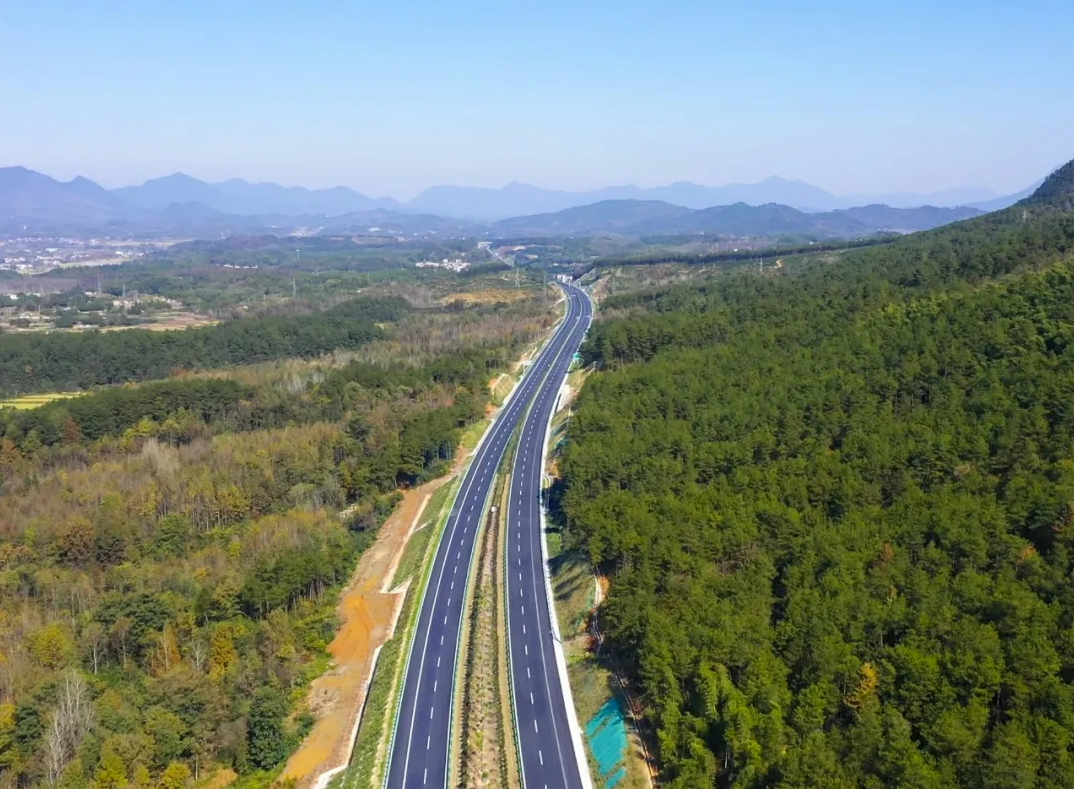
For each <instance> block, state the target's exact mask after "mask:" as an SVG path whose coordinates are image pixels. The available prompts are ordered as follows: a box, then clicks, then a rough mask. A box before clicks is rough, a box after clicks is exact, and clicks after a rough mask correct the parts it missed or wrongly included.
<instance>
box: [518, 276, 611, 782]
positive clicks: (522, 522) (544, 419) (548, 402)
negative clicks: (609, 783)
mask: <svg viewBox="0 0 1074 789" xmlns="http://www.w3.org/2000/svg"><path fill="white" fill-rule="evenodd" d="M566 290H567V293H568V295H569V296H570V298H571V299H572V300H575V299H577V300H578V301H580V302H581V303H580V306H579V310H578V316H577V318H576V319H575V321H574V326H573V330H572V331H571V335H570V338H569V339H568V340H567V342H566V344H565V347H564V349H563V352H562V353H561V354H560V355H559V356H558V357H557V358H556V359H555V360H554V361H553V362H552V366H551V370H550V372H549V374H548V377H547V378H546V379H545V380H544V382H543V383H542V385H541V387H540V389H539V391H538V392H537V396H536V398H535V399H534V403H533V407H532V408H531V409H530V412H529V414H528V415H527V416H526V421H525V424H523V426H522V432H521V436H520V438H519V443H518V454H517V455H516V456H515V462H514V467H513V470H512V472H511V494H510V498H509V503H508V510H507V513H508V517H507V601H508V605H507V611H508V638H509V649H510V659H511V692H512V694H513V698H514V706H515V725H516V729H517V732H518V739H519V743H520V747H519V750H520V753H521V758H522V781H523V787H524V789H582V788H583V787H587V786H589V781H588V780H586V781H583V778H582V774H581V771H582V770H583V769H586V768H585V767H584V765H585V756H584V754H580V753H578V750H577V749H578V748H579V747H581V743H580V742H576V740H575V739H574V738H572V736H571V731H570V727H569V724H568V720H569V717H568V716H573V715H574V710H570V711H569V712H568V708H567V706H568V701H567V700H566V699H564V697H563V687H562V685H561V684H560V678H559V673H558V668H557V665H556V650H555V641H554V639H555V635H554V632H558V628H556V629H555V630H553V625H552V617H553V616H554V613H553V612H552V611H550V610H549V601H548V594H547V593H546V585H545V561H544V554H543V552H542V542H541V541H542V539H543V537H542V534H541V477H542V475H543V473H544V449H545V446H544V445H545V433H546V430H547V427H548V420H549V419H550V418H551V416H552V409H553V408H554V407H555V403H556V399H557V398H558V397H559V390H560V386H561V385H562V384H563V378H564V376H565V375H566V374H567V370H568V369H569V367H570V364H571V358H572V357H573V355H574V353H575V352H576V351H577V350H578V346H579V345H581V342H582V338H583V336H584V335H585V332H586V331H587V330H588V328H589V324H590V321H591V320H592V317H593V312H592V306H591V304H590V302H589V299H588V298H587V297H586V296H585V294H583V293H582V292H581V291H580V290H578V289H577V288H573V287H569V286H568V287H567V288H566Z"/></svg>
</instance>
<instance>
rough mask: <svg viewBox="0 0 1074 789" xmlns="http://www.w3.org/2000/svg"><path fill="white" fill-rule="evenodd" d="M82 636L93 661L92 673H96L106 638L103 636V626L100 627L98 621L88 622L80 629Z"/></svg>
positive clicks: (102, 655)
mask: <svg viewBox="0 0 1074 789" xmlns="http://www.w3.org/2000/svg"><path fill="white" fill-rule="evenodd" d="M82 638H83V640H84V641H85V644H86V650H87V651H88V652H89V656H90V660H92V661H93V673H94V674H96V673H97V671H98V669H99V668H100V665H101V658H103V657H104V650H105V645H106V643H107V638H106V637H105V633H104V628H103V627H101V623H100V622H90V623H89V624H87V625H86V626H85V627H84V628H83V629H82Z"/></svg>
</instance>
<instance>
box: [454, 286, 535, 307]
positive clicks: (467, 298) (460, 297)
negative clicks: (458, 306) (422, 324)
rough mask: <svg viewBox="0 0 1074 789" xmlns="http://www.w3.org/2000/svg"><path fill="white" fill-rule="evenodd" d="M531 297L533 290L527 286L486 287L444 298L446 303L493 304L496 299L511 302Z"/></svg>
mask: <svg viewBox="0 0 1074 789" xmlns="http://www.w3.org/2000/svg"><path fill="white" fill-rule="evenodd" d="M532 297H533V291H532V290H529V289H527V288H488V289H486V290H475V291H470V292H464V293H455V294H453V295H451V296H448V297H447V298H446V299H444V302H445V303H446V304H451V303H452V302H457V301H461V302H463V303H464V304H467V305H469V304H495V303H496V302H498V301H505V302H512V301H520V300H522V299H528V298H532Z"/></svg>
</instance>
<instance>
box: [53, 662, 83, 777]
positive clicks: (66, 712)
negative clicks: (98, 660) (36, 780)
mask: <svg viewBox="0 0 1074 789" xmlns="http://www.w3.org/2000/svg"><path fill="white" fill-rule="evenodd" d="M93 719H94V715H93V701H92V699H90V694H89V687H87V685H86V681H85V680H84V679H82V676H81V675H80V674H79V673H78V672H77V671H74V670H72V671H68V672H67V673H66V674H64V676H63V682H62V684H61V685H60V688H59V699H58V702H57V705H56V708H55V709H54V710H53V711H52V719H51V722H50V723H49V729H48V736H47V737H46V739H45V772H46V777H47V779H48V782H49V785H50V786H55V785H56V783H57V782H58V781H59V780H60V776H61V775H62V774H63V771H64V770H65V769H66V767H67V765H68V764H70V762H71V759H73V758H74V756H75V754H76V753H77V752H78V746H79V745H81V744H82V740H83V738H85V736H86V735H87V734H88V733H89V730H90V728H91V727H92V726H93Z"/></svg>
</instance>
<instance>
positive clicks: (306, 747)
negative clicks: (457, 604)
mask: <svg viewBox="0 0 1074 789" xmlns="http://www.w3.org/2000/svg"><path fill="white" fill-rule="evenodd" d="M453 477H454V474H448V475H447V476H444V477H441V478H440V479H436V480H433V481H432V482H427V483H426V484H424V485H421V486H420V487H417V488H413V489H412V490H409V491H407V492H406V493H405V494H404V495H403V500H402V502H401V503H400V504H399V507H398V508H397V509H396V510H395V512H393V513H392V514H391V516H390V517H389V518H388V520H387V521H385V523H384V525H383V526H381V528H380V532H379V533H378V534H377V539H376V542H374V543H373V545H372V546H371V547H370V548H369V549H368V550H367V551H366V552H365V553H363V554H362V556H361V558H360V559H359V560H358V566H357V568H356V569H355V571H354V575H353V576H352V578H351V583H350V585H349V586H348V587H347V588H346V590H344V592H343V594H342V595H341V597H340V601H339V605H338V607H337V609H336V610H337V613H338V616H339V620H340V628H339V631H338V632H337V633H336V637H335V639H334V640H333V641H332V643H331V644H330V645H329V647H328V651H329V652H330V653H331V655H332V668H331V669H330V670H329V671H328V672H327V673H325V674H323V675H322V676H320V677H318V678H317V679H315V680H314V681H313V682H312V684H311V685H310V692H309V702H310V707H311V709H312V711H313V713H314V714H315V715H316V716H317V723H316V724H315V725H314V727H313V730H312V731H311V732H310V733H309V735H307V736H306V738H305V739H304V740H303V741H302V745H301V746H300V747H299V749H298V750H297V751H295V753H294V754H293V755H292V756H291V758H290V759H289V760H288V762H287V767H286V768H284V771H283V774H282V775H281V779H288V778H293V779H295V780H296V781H297V782H298V786H299V787H308V786H310V785H311V784H312V782H313V780H314V779H315V778H316V777H317V776H318V775H320V774H321V773H323V772H324V771H326V770H328V769H330V768H332V767H335V766H338V765H340V764H342V763H343V762H344V761H346V758H347V756H348V754H349V751H350V747H351V739H352V736H353V733H354V725H355V722H356V720H357V717H358V714H359V712H360V711H361V709H362V704H363V703H364V701H365V694H366V691H367V690H368V683H369V679H370V676H371V673H372V668H373V666H372V661H373V655H374V651H375V650H376V648H377V647H379V646H382V645H383V644H384V642H385V641H387V640H388V638H389V637H390V636H391V631H392V626H393V624H394V622H395V620H396V617H397V616H398V611H399V607H400V606H401V605H402V604H403V598H404V595H405V592H404V591H394V592H393V591H391V584H392V580H393V576H394V575H395V568H396V566H397V565H398V564H399V560H400V559H401V558H402V555H403V550H404V549H405V548H406V544H407V541H408V540H409V539H410V536H411V534H412V533H413V530H414V529H415V528H417V526H418V522H419V521H420V518H421V513H422V509H423V507H424V505H425V503H426V502H427V501H428V499H429V497H430V496H431V495H432V493H433V492H434V491H435V490H437V488H439V487H440V486H441V485H444V484H445V483H447V482H448V481H449V480H451V479H452V478H453Z"/></svg>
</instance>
